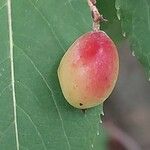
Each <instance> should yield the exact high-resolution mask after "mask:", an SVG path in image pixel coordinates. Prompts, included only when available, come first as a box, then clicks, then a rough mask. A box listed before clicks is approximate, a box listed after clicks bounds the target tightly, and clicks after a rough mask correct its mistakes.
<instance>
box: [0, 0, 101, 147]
mask: <svg viewBox="0 0 150 150" xmlns="http://www.w3.org/2000/svg"><path fill="white" fill-rule="evenodd" d="M90 15H91V14H90V11H89V8H88V6H87V2H86V0H84V1H81V0H73V1H71V0H67V1H66V0H58V1H56V0H1V1H0V20H1V23H0V39H1V40H0V150H60V149H64V150H81V149H82V150H90V149H92V147H93V149H94V147H95V145H94V143H95V142H94V139H95V136H96V137H97V136H98V135H97V133H98V132H99V128H100V123H99V122H100V113H101V112H102V105H101V106H98V107H95V108H93V109H89V110H87V111H86V113H85V114H84V113H83V112H82V111H81V110H78V109H75V108H73V107H71V106H70V105H69V104H68V103H67V102H66V101H65V99H64V97H63V95H62V92H61V89H60V86H59V82H58V77H57V68H58V65H59V62H60V60H61V57H62V56H63V55H64V53H65V51H66V50H67V49H68V47H69V46H70V45H71V43H72V42H73V41H74V40H75V39H76V38H78V37H79V36H80V35H82V34H83V33H85V32H87V31H89V30H91V17H90ZM99 136H101V133H100V135H99Z"/></svg>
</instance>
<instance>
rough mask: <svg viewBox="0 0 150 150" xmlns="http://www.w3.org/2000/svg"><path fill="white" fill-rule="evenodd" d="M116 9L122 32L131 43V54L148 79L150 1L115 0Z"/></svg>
mask: <svg viewBox="0 0 150 150" xmlns="http://www.w3.org/2000/svg"><path fill="white" fill-rule="evenodd" d="M116 9H117V16H118V18H119V19H120V20H121V27H122V30H123V33H124V35H126V36H127V37H128V38H129V41H130V43H131V49H132V55H133V56H136V57H137V59H138V60H139V61H140V63H141V64H142V65H143V67H144V69H145V71H146V74H147V75H148V78H149V79H150V1H149V0H116Z"/></svg>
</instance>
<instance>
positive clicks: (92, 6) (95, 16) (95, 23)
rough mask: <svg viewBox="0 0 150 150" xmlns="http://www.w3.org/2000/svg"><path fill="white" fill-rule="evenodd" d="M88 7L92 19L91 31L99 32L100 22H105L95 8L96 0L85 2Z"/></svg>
mask: <svg viewBox="0 0 150 150" xmlns="http://www.w3.org/2000/svg"><path fill="white" fill-rule="evenodd" d="M87 2H88V5H89V7H90V10H91V13H92V18H93V30H94V31H99V30H100V22H101V21H107V20H106V19H104V18H103V16H102V15H101V14H100V13H99V11H98V9H97V7H96V0H87Z"/></svg>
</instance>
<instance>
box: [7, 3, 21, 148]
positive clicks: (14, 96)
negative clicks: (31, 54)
mask: <svg viewBox="0 0 150 150" xmlns="http://www.w3.org/2000/svg"><path fill="white" fill-rule="evenodd" d="M7 14H8V29H9V51H10V67H11V85H12V98H13V113H14V125H15V137H16V148H17V150H19V138H18V127H17V112H16V111H17V110H16V92H15V75H14V55H13V54H14V51H13V33H12V14H11V0H7Z"/></svg>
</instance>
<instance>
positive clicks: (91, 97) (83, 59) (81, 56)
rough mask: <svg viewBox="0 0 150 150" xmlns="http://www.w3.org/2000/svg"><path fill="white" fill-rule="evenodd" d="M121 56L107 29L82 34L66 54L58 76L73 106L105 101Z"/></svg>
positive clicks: (114, 81)
mask: <svg viewBox="0 0 150 150" xmlns="http://www.w3.org/2000/svg"><path fill="white" fill-rule="evenodd" d="M118 71H119V57H118V52H117V48H116V46H115V44H114V43H113V41H112V40H111V39H110V38H109V37H108V35H107V34H106V33H105V32H104V31H91V32H88V33H86V34H84V35H82V36H81V37H79V38H78V39H77V40H76V41H75V42H74V43H73V44H72V46H71V47H70V48H69V49H68V51H67V52H66V53H65V55H64V56H63V58H62V60H61V62H60V65H59V68H58V78H59V82H60V86H61V89H62V92H63V95H64V97H65V98H66V100H67V101H68V103H69V104H71V105H72V106H74V107H76V108H79V109H86V108H90V107H94V106H97V105H99V104H101V103H102V102H104V101H105V100H106V99H107V98H108V96H109V95H110V94H111V92H112V90H113V89H114V86H115V84H116V81H117V77H118Z"/></svg>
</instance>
